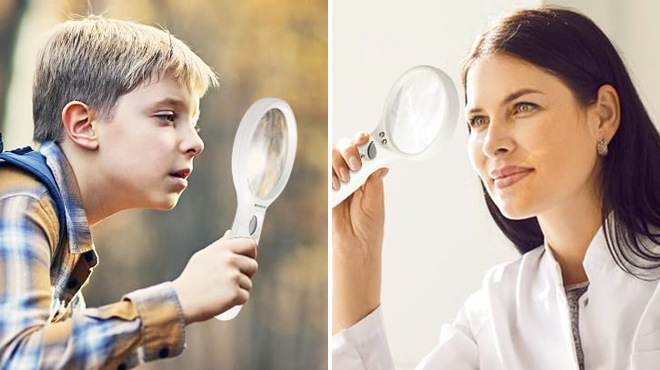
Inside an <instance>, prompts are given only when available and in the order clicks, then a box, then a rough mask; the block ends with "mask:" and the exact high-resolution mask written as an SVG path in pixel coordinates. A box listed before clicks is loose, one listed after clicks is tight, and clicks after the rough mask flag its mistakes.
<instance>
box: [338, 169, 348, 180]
mask: <svg viewBox="0 0 660 370" xmlns="http://www.w3.org/2000/svg"><path fill="white" fill-rule="evenodd" d="M339 177H340V178H341V181H343V182H348V171H346V169H345V168H342V169H340V170H339Z"/></svg>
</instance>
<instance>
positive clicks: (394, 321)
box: [331, 0, 660, 369]
mask: <svg viewBox="0 0 660 370" xmlns="http://www.w3.org/2000/svg"><path fill="white" fill-rule="evenodd" d="M543 4H546V5H552V4H559V5H562V6H569V7H573V8H576V9H578V10H580V11H582V12H584V13H586V14H587V15H588V16H589V17H591V18H592V19H593V20H594V21H595V22H596V23H597V24H598V25H599V26H600V27H601V28H602V29H603V30H604V31H605V32H606V33H607V34H608V36H610V38H611V39H612V40H613V41H614V43H615V45H617V47H618V49H619V51H620V52H621V55H622V56H623V58H624V60H625V61H626V63H627V65H628V67H629V70H630V71H631V74H632V75H633V79H634V80H635V81H636V84H637V87H638V89H639V91H640V93H641V95H642V98H643V99H644V101H645V103H646V104H647V109H649V111H650V113H651V116H652V117H658V114H659V113H660V73H657V72H656V70H655V69H656V66H658V65H660V53H659V52H658V48H657V47H656V46H657V45H658V39H657V38H658V36H660V23H659V22H657V21H656V19H655V17H656V15H657V14H660V3H658V2H651V1H642V0H636V1H627V2H622V1H618V2H617V1H614V0H607V1H602V0H600V1H599V0H590V1H584V0H583V1H579V0H574V1H554V2H553V1H545V2H544V1H531V0H517V1H516V0H495V1H478V0H461V1H455V0H416V1H398V0H397V1H394V0H391V1H377V0H360V1H347V0H335V1H333V2H332V5H331V6H332V39H331V40H332V53H331V56H332V60H331V66H332V68H331V70H332V73H331V80H332V81H331V87H332V93H331V99H332V102H331V104H332V105H331V107H332V126H331V127H332V141H333V142H336V141H337V140H339V138H342V137H352V136H353V135H354V134H355V133H356V132H357V131H359V130H364V131H367V132H369V131H371V130H372V129H373V128H375V127H376V125H377V123H378V120H379V119H380V116H381V111H382V109H383V103H384V101H385V97H386V95H387V92H388V91H389V88H390V86H391V85H392V84H393V83H394V81H395V80H396V78H397V77H398V76H399V75H400V74H401V73H402V72H404V71H405V70H407V69H408V68H410V67H412V66H414V65H419V64H429V65H433V66H436V67H438V68H440V69H442V70H444V71H445V72H447V73H448V74H449V75H450V76H451V77H452V79H453V80H454V82H455V84H456V85H457V88H458V90H459V97H460V98H459V100H460V101H461V102H462V101H463V91H462V89H461V87H460V78H459V76H460V75H459V74H460V64H461V60H462V59H463V58H464V57H465V56H466V54H467V52H468V50H469V47H470V45H471V44H472V41H473V39H474V37H475V36H476V35H477V34H478V33H479V32H480V31H483V30H485V29H486V28H487V27H488V25H489V23H491V22H492V20H493V19H494V18H496V17H498V16H501V15H504V14H506V13H509V12H510V11H512V10H514V9H517V8H520V7H533V6H539V5H543ZM461 104H462V103H461ZM466 140H467V129H466V125H465V118H464V113H463V111H462V107H461V113H460V115H459V120H458V124H457V127H456V131H455V133H454V136H453V139H452V141H451V143H450V144H449V145H448V146H446V147H445V149H444V150H443V151H442V152H441V154H440V155H439V156H438V157H437V158H434V159H431V160H427V161H424V162H406V163H403V162H398V163H395V164H393V165H392V166H391V167H390V168H391V170H390V173H389V175H388V176H387V178H386V180H385V184H386V204H387V205H386V213H387V216H386V226H385V228H386V232H385V243H384V264H383V268H384V276H383V299H382V302H383V303H382V304H383V307H384V312H385V320H386V326H387V331H388V337H389V341H390V347H391V350H392V353H393V355H394V358H395V362H396V364H397V368H398V369H409V368H413V367H414V365H415V364H416V363H417V362H418V361H419V360H421V358H422V357H423V356H424V354H426V353H427V352H428V351H430V350H431V349H432V348H433V346H434V345H435V343H436V342H437V340H438V335H439V330H440V326H441V324H443V323H447V322H451V321H453V319H454V317H455V315H456V313H457V311H458V309H459V307H460V305H461V304H462V302H463V301H464V300H465V299H466V298H467V297H468V295H469V294H470V293H472V292H474V291H475V290H476V289H478V287H479V286H480V281H481V278H482V276H483V274H484V272H485V271H486V270H487V269H488V267H490V266H492V265H495V264H497V263H501V262H505V261H509V260H512V259H515V258H517V253H516V252H515V250H514V249H513V247H512V246H511V245H510V244H509V243H508V241H507V240H506V239H505V238H504V236H503V235H502V234H501V232H500V231H499V229H498V228H497V227H496V226H495V224H494V222H493V221H492V220H491V218H490V216H489V215H488V212H487V210H486V208H485V205H484V201H483V198H482V196H481V194H480V186H479V182H478V179H477V175H476V173H474V171H473V170H472V168H471V167H470V165H469V162H468V159H467V152H466Z"/></svg>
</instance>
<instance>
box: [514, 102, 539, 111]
mask: <svg viewBox="0 0 660 370" xmlns="http://www.w3.org/2000/svg"><path fill="white" fill-rule="evenodd" d="M536 107H538V106H537V105H536V104H534V103H518V104H516V106H515V112H516V113H527V112H531V111H533V110H534V109H536Z"/></svg>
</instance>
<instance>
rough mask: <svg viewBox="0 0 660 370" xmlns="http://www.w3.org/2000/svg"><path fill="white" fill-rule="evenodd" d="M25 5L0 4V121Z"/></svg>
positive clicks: (19, 0)
mask: <svg viewBox="0 0 660 370" xmlns="http://www.w3.org/2000/svg"><path fill="white" fill-rule="evenodd" d="M27 5H28V1H27V0H3V1H2V2H0V119H1V118H2V117H4V116H5V105H6V101H7V98H6V96H7V92H8V91H9V82H10V78H11V73H12V60H13V56H14V45H15V42H16V34H17V33H18V28H19V25H20V22H21V19H22V17H23V14H24V13H25V10H26V9H27ZM2 123H3V122H2V120H0V131H1V130H2V129H3V126H4V125H3V124H2Z"/></svg>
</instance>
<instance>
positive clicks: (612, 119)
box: [590, 85, 621, 143]
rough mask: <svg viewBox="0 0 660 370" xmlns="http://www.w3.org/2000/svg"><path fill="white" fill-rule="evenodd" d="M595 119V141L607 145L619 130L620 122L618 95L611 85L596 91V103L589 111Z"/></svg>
mask: <svg viewBox="0 0 660 370" xmlns="http://www.w3.org/2000/svg"><path fill="white" fill-rule="evenodd" d="M590 110H592V114H593V117H594V119H595V122H594V123H595V127H593V129H594V130H595V133H596V136H597V137H596V139H597V140H604V141H605V143H609V142H610V141H611V140H612V138H613V137H614V135H615V134H616V131H617V130H618V129H619V123H620V121H621V107H620V105H619V93H617V91H616V89H615V88H614V87H613V86H612V85H603V86H601V87H600V88H599V89H598V96H597V97H596V102H595V103H594V104H593V105H592V107H591V109H590Z"/></svg>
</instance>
